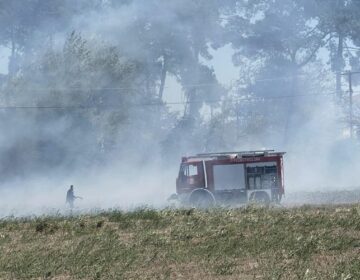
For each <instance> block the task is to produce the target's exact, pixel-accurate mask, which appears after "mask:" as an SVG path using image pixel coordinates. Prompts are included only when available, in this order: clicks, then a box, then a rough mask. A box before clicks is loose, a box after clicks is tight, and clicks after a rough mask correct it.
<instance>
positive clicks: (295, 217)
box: [0, 206, 360, 280]
mask: <svg viewBox="0 0 360 280" xmlns="http://www.w3.org/2000/svg"><path fill="white" fill-rule="evenodd" d="M0 250H1V255H0V278H1V279H207V280H210V279H360V257H359V256H360V208H359V206H342V207H340V206H338V207H301V208H295V209H256V208H253V207H249V208H243V209H230V210H229V209H214V210H209V211H196V210H186V209H184V210H163V211H155V210H151V209H139V210H137V211H133V212H127V213H125V212H120V211H109V212H104V213H99V214H96V215H95V214H93V215H79V216H73V217H41V218H36V219H12V220H2V221H0Z"/></svg>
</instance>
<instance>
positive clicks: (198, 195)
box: [189, 189, 215, 209]
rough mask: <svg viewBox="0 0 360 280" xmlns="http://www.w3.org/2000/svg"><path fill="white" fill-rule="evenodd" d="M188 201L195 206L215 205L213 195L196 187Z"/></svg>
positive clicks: (201, 207)
mask: <svg viewBox="0 0 360 280" xmlns="http://www.w3.org/2000/svg"><path fill="white" fill-rule="evenodd" d="M189 203H190V205H191V206H192V207H195V208H200V209H204V208H210V207H213V206H215V197H214V195H213V194H212V193H211V192H209V191H208V190H204V189H196V190H193V191H192V193H191V194H190V198H189Z"/></svg>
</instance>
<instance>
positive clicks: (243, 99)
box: [0, 92, 335, 110]
mask: <svg viewBox="0 0 360 280" xmlns="http://www.w3.org/2000/svg"><path fill="white" fill-rule="evenodd" d="M334 94H335V93H334V92H333V93H314V94H295V95H279V96H266V97H265V96H264V97H254V96H252V97H239V98H231V99H216V100H198V101H196V100H195V101H194V100H193V101H178V102H144V103H129V104H119V105H68V106H67V105H49V106H36V105H34V106H31V105H30V106H27V105H6V106H0V109H1V110H6V109H39V110H41V109H54V110H63V109H74V110H76V109H80V110H85V109H111V108H113V109H117V108H122V107H124V106H125V107H146V106H171V105H186V104H200V103H201V104H202V103H208V104H209V103H221V102H223V103H240V102H248V101H270V100H277V99H288V98H296V97H309V96H331V95H334Z"/></svg>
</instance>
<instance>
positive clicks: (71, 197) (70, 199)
mask: <svg viewBox="0 0 360 280" xmlns="http://www.w3.org/2000/svg"><path fill="white" fill-rule="evenodd" d="M77 198H80V199H82V198H81V197H80V196H75V195H74V186H73V185H71V186H70V189H69V190H68V191H67V193H66V203H68V204H69V206H70V208H71V209H72V208H74V201H75V199H77Z"/></svg>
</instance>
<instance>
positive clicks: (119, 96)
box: [0, 0, 360, 217]
mask: <svg viewBox="0 0 360 280" xmlns="http://www.w3.org/2000/svg"><path fill="white" fill-rule="evenodd" d="M250 2H251V1H235V0H231V1H216V0H211V1H200V0H199V1H192V0H191V1H190V0H185V1H183V0H173V1H161V0H151V1H141V0H132V1H131V0H127V1H125V0H124V1H110V0H109V1H100V0H92V1H82V0H78V1H49V2H46V3H45V2H43V1H37V0H31V1H30V0H29V3H28V4H29V5H28V9H26V10H24V9H23V8H22V7H21V5H20V4H21V1H20V0H19V1H12V3H11V4H10V3H9V1H3V2H1V1H0V4H1V5H0V8H1V9H2V10H3V11H4V13H3V14H2V15H1V16H0V22H2V24H3V26H4V28H3V31H2V32H0V45H1V46H3V47H6V48H9V49H10V50H11V51H10V57H9V64H8V73H7V74H4V75H2V76H1V77H0V82H1V91H0V93H1V99H0V129H1V131H2V133H1V135H0V182H1V186H0V217H4V216H8V215H12V214H13V215H27V214H41V213H46V212H49V211H50V212H52V211H55V212H56V211H60V212H64V213H66V211H67V210H66V208H65V195H66V191H67V189H68V187H69V186H70V185H74V186H75V194H76V195H79V196H82V197H83V198H84V199H83V200H78V201H76V205H77V207H78V209H93V208H112V207H120V208H124V209H129V208H134V207H137V206H140V205H149V206H152V207H165V206H167V203H166V199H167V197H168V196H169V195H170V194H172V193H173V192H175V179H176V176H177V173H178V168H179V163H180V159H181V156H183V155H191V154H195V153H201V152H217V151H229V150H230V151H233V150H249V149H256V150H259V149H276V150H278V151H285V152H287V155H286V156H285V180H286V192H287V193H288V194H290V198H291V193H294V192H303V191H306V192H311V191H339V190H340V191H341V190H351V189H358V188H359V187H360V186H359V183H358V182H359V180H360V175H358V172H356V170H358V169H359V168H360V166H359V165H360V164H359V162H360V160H359V159H360V148H359V145H358V137H357V127H358V125H357V120H358V119H357V115H356V113H357V108H358V107H357V106H358V105H357V103H356V102H355V103H354V114H355V115H354V123H353V128H354V131H355V133H354V134H355V136H354V137H353V139H350V137H349V129H348V128H349V116H348V109H349V108H348V101H349V100H348V99H347V96H348V93H346V91H345V90H343V91H342V93H341V94H340V95H341V96H340V97H339V94H338V92H336V86H337V85H336V83H337V82H336V73H339V72H342V71H345V70H356V67H357V65H358V64H359V65H360V63H358V61H359V58H358V52H354V53H353V54H352V56H351V59H350V58H349V59H348V57H350V55H349V54H347V55H345V54H344V55H343V54H341V57H339V56H337V57H335V54H337V53H339V52H337V50H338V48H339V46H337V45H336V42H337V41H336V38H337V37H336V35H335V37H331V35H329V34H330V33H331V32H332V31H329V30H330V29H331V28H332V25H331V24H330V23H329V22H331V21H332V20H335V19H334V18H333V14H332V13H330V11H329V7H328V6H327V5H326V3H323V1H318V3H317V4H311V3H310V2H307V1H293V0H282V1H273V3H272V4H270V3H267V1H254V3H253V4H252V3H250ZM303 2H304V3H303ZM315 2H316V1H315ZM346 3H347V4H346V5H345V6H344V9H346V8H348V9H351V10H352V11H354V12H357V11H358V10H359V11H360V8H359V7H358V6H357V4H356V3H355V1H347V2H346ZM351 5H353V6H351ZM348 6H349V7H348ZM291 7H292V8H291ZM330 8H331V7H330ZM330 10H331V9H330ZM325 14H326V18H323V17H324V15H325ZM9 15H11V16H9ZM289 18H291V20H289ZM349 20H350V19H349ZM344 32H345V33H344V34H342V35H343V37H345V38H347V39H346V42H347V44H348V45H351V46H356V44H357V42H358V38H360V36H359V37H358V36H357V34H355V33H354V32H355V31H353V30H345V29H344ZM9 34H12V36H10V35H9ZM331 34H332V33H331ZM334 38H335V39H334ZM224 49H225V50H226V52H225V54H224V52H223V50H224ZM348 51H351V50H348ZM219 53H220V54H219ZM344 53H345V51H344ZM223 55H229V56H230V55H232V61H233V63H234V66H233V67H232V68H231V69H228V68H227V69H223V67H226V65H227V64H226V63H224V64H222V63H215V64H214V62H213V61H214V60H215V61H221V60H223V59H224V58H223V57H222V56H223ZM213 56H215V59H214V57H213ZM227 60H229V58H227ZM325 60H327V61H325ZM4 61H5V60H4ZM231 71H237V72H236V73H235V74H236V75H235V74H234V73H231V74H232V75H234V76H236V77H237V80H236V81H234V82H233V83H231V84H221V83H220V82H219V80H218V78H217V76H219V77H222V78H221V80H227V81H229V80H230V79H231V78H228V79H226V77H225V78H224V73H229V72H231ZM169 81H170V82H169ZM173 83H176V87H173V86H172V84H173ZM354 83H355V88H356V83H357V81H356V80H355V78H354ZM338 86H339V84H338ZM340 86H342V88H343V89H344V88H345V87H346V86H347V80H346V79H345V78H342V84H340ZM174 88H177V89H176V92H178V91H179V89H181V93H180V95H181V96H180V95H179V96H178V97H177V96H176V93H175V90H174ZM166 96H170V97H171V99H172V100H174V99H177V101H175V102H174V103H175V104H171V102H167V98H166ZM174 108H176V110H175V109H174ZM179 108H180V109H179Z"/></svg>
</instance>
